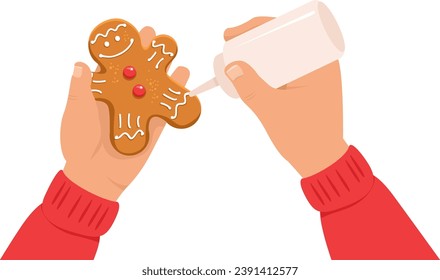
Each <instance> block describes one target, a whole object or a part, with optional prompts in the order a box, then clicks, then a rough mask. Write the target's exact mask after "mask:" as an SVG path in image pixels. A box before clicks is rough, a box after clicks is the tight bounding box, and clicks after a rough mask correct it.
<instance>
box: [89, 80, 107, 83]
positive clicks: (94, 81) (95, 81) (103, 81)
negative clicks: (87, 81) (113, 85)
mask: <svg viewBox="0 0 440 280" xmlns="http://www.w3.org/2000/svg"><path fill="white" fill-rule="evenodd" d="M105 82H107V81H106V80H92V83H95V84H103V83H105Z"/></svg>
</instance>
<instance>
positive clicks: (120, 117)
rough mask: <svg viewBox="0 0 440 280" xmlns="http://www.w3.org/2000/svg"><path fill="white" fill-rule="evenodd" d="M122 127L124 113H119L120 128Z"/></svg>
mask: <svg viewBox="0 0 440 280" xmlns="http://www.w3.org/2000/svg"><path fill="white" fill-rule="evenodd" d="M121 127H122V115H121V114H119V128H121Z"/></svg>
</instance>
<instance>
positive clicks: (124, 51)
mask: <svg viewBox="0 0 440 280" xmlns="http://www.w3.org/2000/svg"><path fill="white" fill-rule="evenodd" d="M133 43H134V39H133V38H131V39H130V44H128V46H127V47H126V48H125V49H124V50H123V51H121V52H119V53H117V54H114V55H105V54H102V53H100V54H99V58H115V57H118V56H120V55H123V54H124V53H126V52H127V51H128V50H129V49H130V48H131V46H132V45H133Z"/></svg>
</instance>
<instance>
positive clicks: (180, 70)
mask: <svg viewBox="0 0 440 280" xmlns="http://www.w3.org/2000/svg"><path fill="white" fill-rule="evenodd" d="M189 74H190V72H189V69H188V68H186V67H183V66H179V67H177V68H176V70H174V72H173V74H172V75H171V78H173V80H175V81H176V82H178V83H179V84H181V85H183V86H185V85H186V82H188V79H189Z"/></svg>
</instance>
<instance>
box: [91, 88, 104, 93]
mask: <svg viewBox="0 0 440 280" xmlns="http://www.w3.org/2000/svg"><path fill="white" fill-rule="evenodd" d="M92 92H97V93H99V94H102V91H101V90H99V89H92Z"/></svg>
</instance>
